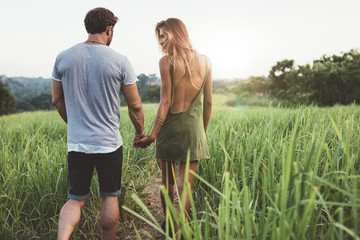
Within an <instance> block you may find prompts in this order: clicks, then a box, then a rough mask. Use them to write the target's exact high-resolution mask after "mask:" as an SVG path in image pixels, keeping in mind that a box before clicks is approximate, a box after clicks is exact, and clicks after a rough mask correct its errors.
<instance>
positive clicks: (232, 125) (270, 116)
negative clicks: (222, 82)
mask: <svg viewBox="0 0 360 240" xmlns="http://www.w3.org/2000/svg"><path fill="white" fill-rule="evenodd" d="M144 109H145V121H146V129H147V130H148V131H149V130H150V129H151V125H152V123H153V119H154V116H155V112H156V105H145V106H144ZM121 113H122V120H121V126H122V128H121V133H122V136H123V140H124V143H125V145H124V164H123V192H122V194H121V196H120V202H121V203H120V204H121V205H123V204H124V205H125V206H126V207H125V209H127V210H129V211H131V210H130V209H134V208H136V209H139V207H140V208H142V209H144V210H146V206H145V205H143V204H142V203H141V201H140V200H139V198H138V197H137V195H138V194H140V193H141V190H142V189H143V188H144V187H145V186H146V184H147V183H148V182H149V181H151V178H152V177H153V175H154V174H153V171H154V170H151V169H154V167H153V166H154V165H155V164H156V161H155V159H154V146H153V145H152V146H151V147H150V148H148V149H146V150H137V151H136V150H135V149H134V148H133V147H132V146H131V141H132V137H133V132H134V129H133V127H132V125H131V122H130V120H129V118H128V117H127V110H126V109H125V108H123V109H122V110H121ZM207 139H208V144H209V148H210V155H211V159H210V160H208V161H201V162H200V163H199V165H198V169H197V172H196V175H197V177H196V182H195V185H194V193H193V199H192V201H193V204H194V206H195V207H193V208H192V209H193V214H192V218H191V219H190V221H189V222H186V221H185V217H184V216H176V214H175V213H176V211H175V207H174V206H171V205H170V204H169V211H172V212H173V214H174V216H175V217H177V218H178V219H177V220H178V222H179V223H181V224H180V231H181V234H182V235H183V236H184V237H185V239H359V237H360V223H359V222H360V221H359V214H360V211H359V208H360V191H359V186H360V169H359V168H360V163H359V159H360V148H359V146H360V108H359V107H358V106H346V107H344V106H335V107H331V108H318V107H299V108H296V109H284V108H276V107H244V108H241V107H239V108H231V107H223V106H221V107H216V106H215V107H214V110H213V114H212V118H211V121H210V125H209V129H208V133H207ZM66 154H67V148H66V125H65V123H63V122H62V120H61V119H60V117H59V116H58V115H57V113H56V112H35V113H22V114H16V115H10V116H3V117H1V118H0V239H54V238H55V236H56V229H57V220H58V214H59V211H60V209H61V207H62V205H63V204H64V203H65V201H66V200H67V194H68V183H67V166H66ZM93 182H94V183H95V184H93V185H92V187H91V193H92V195H93V196H95V197H93V198H90V200H89V202H88V203H87V204H86V206H85V209H84V211H83V217H82V220H81V223H80V225H79V227H78V228H77V229H76V231H75V232H74V234H73V239H83V238H84V237H86V238H89V239H96V238H99V233H100V229H99V224H98V221H99V217H100V213H99V207H100V197H99V193H98V189H97V187H96V182H97V178H96V176H94V178H93ZM185 189H188V188H185ZM185 192H186V191H185ZM131 193H132V194H133V198H134V199H135V200H136V202H137V203H138V204H139V206H129V205H128V204H127V203H128V202H129V201H128V200H130V199H129V198H130V196H131ZM168 201H169V199H168ZM134 214H136V212H134ZM148 215H149V217H148V218H147V220H146V221H148V222H149V223H150V224H152V225H153V227H155V228H158V229H159V230H160V225H159V223H157V222H156V220H155V219H152V218H151V217H150V216H151V214H150V213H148ZM139 217H140V216H139ZM144 220H145V219H144ZM164 234H165V233H164Z"/></svg>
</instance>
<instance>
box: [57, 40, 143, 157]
mask: <svg viewBox="0 0 360 240" xmlns="http://www.w3.org/2000/svg"><path fill="white" fill-rule="evenodd" d="M52 78H53V79H54V80H56V81H60V82H61V83H62V87H63V91H64V97H65V106H66V114H67V121H68V130H67V142H68V151H69V152H70V151H77V152H85V153H109V152H113V151H115V150H116V149H118V148H119V147H120V146H121V145H122V143H123V142H122V138H121V135H120V132H119V124H120V92H121V87H122V86H124V85H129V84H133V83H135V82H136V81H137V78H136V75H135V72H134V70H133V68H132V66H131V64H130V62H129V60H128V59H127V57H126V56H124V55H121V54H120V53H117V52H116V51H114V50H112V49H111V48H110V47H108V46H105V45H94V44H86V43H79V44H77V45H75V46H73V47H71V48H69V49H67V50H65V51H63V52H61V53H60V54H59V55H58V56H57V58H56V62H55V65H54V69H53V73H52Z"/></svg>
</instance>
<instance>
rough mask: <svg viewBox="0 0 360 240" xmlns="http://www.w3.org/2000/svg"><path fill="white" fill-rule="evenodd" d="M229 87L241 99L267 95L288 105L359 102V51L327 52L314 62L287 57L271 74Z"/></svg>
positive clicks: (272, 69)
mask: <svg viewBox="0 0 360 240" xmlns="http://www.w3.org/2000/svg"><path fill="white" fill-rule="evenodd" d="M220 84H221V83H218V85H219V86H221V85H220ZM222 85H223V86H225V84H224V83H222ZM227 90H228V91H230V92H233V93H235V94H236V95H237V96H238V97H237V98H238V100H239V101H240V102H241V101H242V100H243V101H245V102H246V100H245V99H253V100H254V99H255V98H259V99H261V98H263V99H264V98H266V99H268V100H270V101H274V102H281V103H283V104H285V105H296V104H315V105H318V106H332V105H335V104H341V105H347V104H351V103H356V104H359V103H360V53H359V52H358V51H357V50H350V51H349V52H346V53H343V54H341V55H332V56H325V55H324V56H323V57H321V58H320V59H317V60H314V61H313V64H312V65H310V64H306V65H296V64H295V63H294V60H287V59H285V60H283V61H280V62H277V64H276V65H275V66H273V67H272V68H271V70H270V72H269V75H268V77H265V76H258V77H250V78H249V79H248V80H243V81H238V83H236V84H235V85H234V84H233V86H232V87H231V88H227ZM239 101H238V102H239ZM254 102H256V100H254ZM232 104H236V100H235V101H233V102H232Z"/></svg>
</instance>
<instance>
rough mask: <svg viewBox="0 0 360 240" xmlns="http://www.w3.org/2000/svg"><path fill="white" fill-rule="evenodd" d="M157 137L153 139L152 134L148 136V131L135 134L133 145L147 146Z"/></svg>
mask: <svg viewBox="0 0 360 240" xmlns="http://www.w3.org/2000/svg"><path fill="white" fill-rule="evenodd" d="M154 140H155V139H152V138H151V137H150V136H148V135H147V134H146V133H143V134H141V135H137V134H135V137H134V140H133V145H134V147H136V149H139V147H140V148H147V147H149V146H150V144H151V143H152V142H153V141H154Z"/></svg>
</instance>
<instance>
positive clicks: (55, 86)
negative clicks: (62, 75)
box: [51, 79, 67, 123]
mask: <svg viewBox="0 0 360 240" xmlns="http://www.w3.org/2000/svg"><path fill="white" fill-rule="evenodd" d="M51 92H52V103H53V104H54V106H55V108H56V110H57V111H58V113H59V115H60V117H61V118H62V119H63V120H64V121H65V122H66V123H67V115H66V107H65V98H64V91H63V88H62V83H61V82H59V81H56V80H54V79H53V80H52V82H51Z"/></svg>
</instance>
